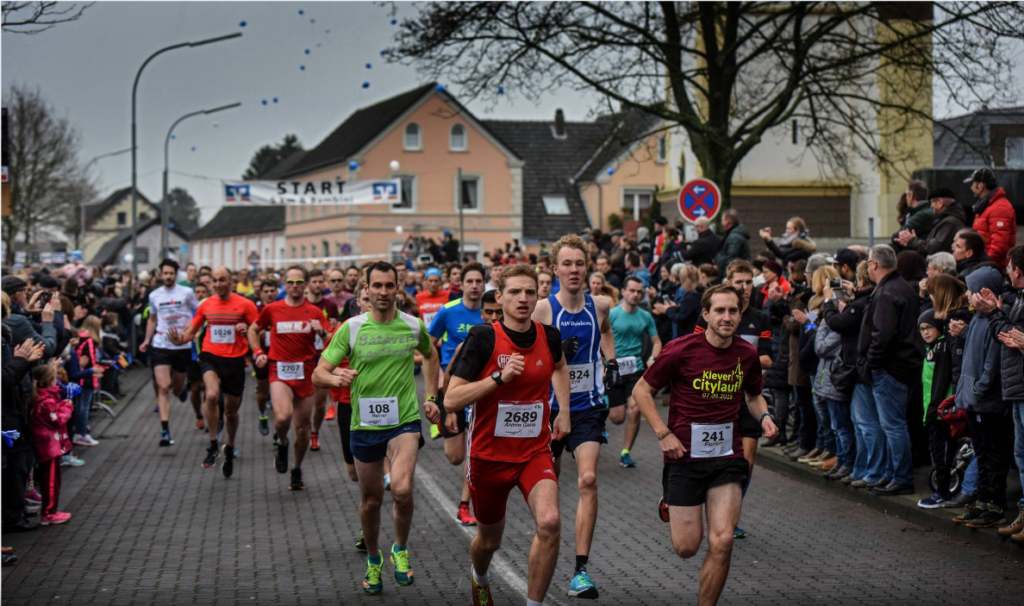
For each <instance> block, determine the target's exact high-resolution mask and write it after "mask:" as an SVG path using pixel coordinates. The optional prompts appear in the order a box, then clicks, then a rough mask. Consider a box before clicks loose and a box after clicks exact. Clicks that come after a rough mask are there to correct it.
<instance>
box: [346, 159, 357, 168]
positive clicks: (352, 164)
mask: <svg viewBox="0 0 1024 606" xmlns="http://www.w3.org/2000/svg"><path fill="white" fill-rule="evenodd" d="M357 168H359V163H358V162H356V161H355V160H353V161H351V162H349V163H348V169H349V170H356V169H357Z"/></svg>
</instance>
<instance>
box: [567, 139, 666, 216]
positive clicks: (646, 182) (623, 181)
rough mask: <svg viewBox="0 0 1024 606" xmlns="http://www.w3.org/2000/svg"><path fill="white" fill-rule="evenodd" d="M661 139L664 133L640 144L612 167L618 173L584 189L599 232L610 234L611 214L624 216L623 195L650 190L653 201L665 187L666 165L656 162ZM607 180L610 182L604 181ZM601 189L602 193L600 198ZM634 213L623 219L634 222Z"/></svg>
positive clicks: (582, 192)
mask: <svg viewBox="0 0 1024 606" xmlns="http://www.w3.org/2000/svg"><path fill="white" fill-rule="evenodd" d="M660 136H662V134H661V133H658V134H656V135H652V136H651V137H650V138H649V139H647V140H646V141H644V142H643V144H641V145H637V146H636V148H635V149H634V150H632V151H631V152H630V153H629V154H628V155H627V156H624V157H623V158H621V159H620V160H619V162H618V164H616V165H613V166H612V168H613V169H615V170H614V172H613V173H612V174H611V175H610V176H609V175H608V174H607V172H602V173H600V174H599V175H598V177H597V179H598V183H596V184H589V185H586V186H584V187H583V188H582V189H581V194H582V196H583V202H584V204H586V206H587V212H589V213H590V220H591V223H592V224H593V225H594V227H595V229H596V228H598V227H599V226H601V229H603V230H605V231H607V229H608V215H610V214H612V213H616V214H618V215H620V216H623V212H622V205H623V194H624V193H625V191H626V190H627V189H633V188H635V189H638V190H643V189H649V190H651V200H652V201H653V200H654V199H655V195H654V194H655V190H662V189H664V188H665V182H666V181H665V176H666V172H665V165H666V163H665V162H658V161H657V160H656V158H657V149H658V147H657V146H658V137H660ZM667 144H668V143H667V141H666V145H667ZM602 170H603V171H604V170H606V167H602ZM606 179H607V182H603V181H605V180H606ZM598 188H600V190H601V191H600V195H599V193H598ZM602 207H603V208H602ZM631 213H632V211H630V212H629V213H627V214H626V216H623V218H624V219H632V218H633V215H632V214H631Z"/></svg>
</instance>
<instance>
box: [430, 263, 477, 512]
mask: <svg viewBox="0 0 1024 606" xmlns="http://www.w3.org/2000/svg"><path fill="white" fill-rule="evenodd" d="M461 276H462V277H464V278H465V279H464V280H463V281H462V288H463V291H462V298H461V299H456V300H455V301H452V302H451V303H448V304H446V305H445V306H444V307H442V308H441V310H440V311H438V312H437V316H435V318H434V321H433V323H432V324H430V336H431V337H433V341H434V346H435V347H437V346H440V348H441V368H442V369H447V368H448V365H449V364H450V363H451V361H452V359H453V358H454V357H455V350H456V349H457V348H458V347H459V345H461V344H462V342H463V341H465V339H466V336H468V335H469V330H470V329H471V328H473V327H474V326H476V325H477V324H480V323H481V322H483V319H482V318H481V317H480V307H481V297H483V294H484V266H483V265H480V264H479V263H470V264H468V265H466V267H465V268H464V270H463V272H462V274H461ZM421 294H422V293H421ZM442 384H443V379H442ZM443 406H444V391H441V392H440V394H439V396H438V407H439V408H440V410H441V418H440V419H439V420H438V422H437V423H436V424H433V425H431V432H430V435H431V437H433V436H434V432H435V431H437V432H440V433H441V434H443V435H444V453H445V455H447V456H448V462H449V463H451V464H452V465H462V464H463V461H465V459H466V437H465V436H464V435H463V433H464V432H465V429H466V413H460V414H456V415H454V416H455V418H456V420H455V425H456V427H455V431H454V432H452V431H449V429H448V428H446V427H444V423H445V420H446V416H447V415H446V413H445V412H444V408H443ZM455 519H456V520H458V521H459V523H460V524H462V525H463V526H476V519H475V518H474V517H473V516H472V515H471V514H470V512H469V485H468V484H467V483H466V480H465V474H463V482H462V495H461V497H460V499H459V510H458V511H457V512H456V513H455Z"/></svg>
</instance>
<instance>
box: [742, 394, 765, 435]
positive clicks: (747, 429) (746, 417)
mask: <svg viewBox="0 0 1024 606" xmlns="http://www.w3.org/2000/svg"><path fill="white" fill-rule="evenodd" d="M737 426H738V427H739V430H740V437H741V438H753V439H755V440H756V439H758V438H760V437H761V434H762V433H763V432H762V430H761V424H760V423H758V422H757V419H755V418H754V415H752V414H750V409H748V408H747V403H746V402H744V403H742V404H740V420H739V423H737Z"/></svg>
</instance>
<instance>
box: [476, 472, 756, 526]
mask: <svg viewBox="0 0 1024 606" xmlns="http://www.w3.org/2000/svg"><path fill="white" fill-rule="evenodd" d="M749 475H750V468H749V467H748V465H747V460H746V459H742V458H736V457H730V458H728V459H717V460H714V461H691V462H689V463H671V464H666V465H665V468H664V469H663V470H662V473H661V484H662V490H663V492H664V495H663V496H664V497H665V504H667V505H669V506H672V507H694V506H696V505H701V504H703V503H704V502H705V501H707V496H708V489H709V488H714V487H715V486H721V485H723V484H730V483H733V482H735V483H738V484H743V483H745V482H746V481H747V478H748V477H749ZM479 518H480V516H477V519H479Z"/></svg>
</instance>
